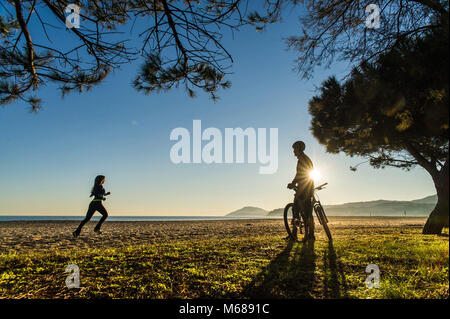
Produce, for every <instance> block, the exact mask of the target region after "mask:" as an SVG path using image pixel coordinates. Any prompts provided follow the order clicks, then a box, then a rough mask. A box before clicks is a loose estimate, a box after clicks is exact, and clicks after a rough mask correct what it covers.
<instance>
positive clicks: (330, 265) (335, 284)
mask: <svg viewBox="0 0 450 319" xmlns="http://www.w3.org/2000/svg"><path fill="white" fill-rule="evenodd" d="M323 273H324V280H323V283H324V297H325V298H344V297H348V294H347V281H346V279H345V274H344V271H343V266H342V263H341V262H340V261H339V259H338V258H337V256H336V251H335V250H334V246H333V242H332V241H329V242H328V250H327V249H325V251H324V254H323Z"/></svg>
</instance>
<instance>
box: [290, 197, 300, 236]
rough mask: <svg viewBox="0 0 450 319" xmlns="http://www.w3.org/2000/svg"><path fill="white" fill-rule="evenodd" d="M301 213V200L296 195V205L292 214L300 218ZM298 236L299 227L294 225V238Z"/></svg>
mask: <svg viewBox="0 0 450 319" xmlns="http://www.w3.org/2000/svg"><path fill="white" fill-rule="evenodd" d="M300 213H301V201H300V200H299V199H298V197H297V196H296V197H295V198H294V205H293V206H292V214H293V216H294V219H297V220H298V219H299V218H300ZM297 236H298V234H297V227H293V234H292V237H293V239H297V238H298V237H297Z"/></svg>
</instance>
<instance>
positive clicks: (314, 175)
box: [309, 169, 320, 182]
mask: <svg viewBox="0 0 450 319" xmlns="http://www.w3.org/2000/svg"><path fill="white" fill-rule="evenodd" d="M309 178H311V179H312V180H314V181H315V182H317V181H318V180H320V173H319V171H318V170H316V169H315V170H312V171H311V172H309Z"/></svg>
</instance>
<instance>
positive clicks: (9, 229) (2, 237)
mask: <svg viewBox="0 0 450 319" xmlns="http://www.w3.org/2000/svg"><path fill="white" fill-rule="evenodd" d="M329 219H330V223H329V226H330V228H331V229H332V231H334V232H337V233H338V232H339V231H340V230H343V229H346V230H348V229H351V228H355V229H364V228H372V229H373V228H386V227H414V228H420V227H422V226H423V224H424V223H425V221H426V218H384V217H371V218H366V217H353V218H351V217H330V218H329ZM78 223H79V222H78V221H9V222H0V254H4V253H13V252H19V253H20V252H27V251H30V250H32V251H47V250H53V249H58V250H64V249H71V248H83V247H85V248H116V247H123V246H130V245H145V244H149V243H161V242H169V241H176V240H183V239H201V238H204V239H209V238H212V239H222V238H223V239H225V238H234V237H248V236H258V235H284V233H285V229H284V226H283V221H282V220H281V219H272V220H263V219H240V220H223V221H222V220H214V221H167V222H162V221H158V222H156V221H135V222H130V221H126V222H125V221H108V220H107V221H106V222H105V224H104V225H103V228H102V231H103V233H102V234H101V235H97V234H95V233H94V232H93V228H94V226H95V224H96V221H90V222H89V223H88V224H86V226H85V227H84V229H83V232H82V234H81V236H80V237H79V238H77V239H74V238H73V237H72V231H73V230H74V229H75V228H76V227H77V225H78ZM316 231H317V232H318V236H319V237H320V236H322V235H323V230H322V229H321V227H320V225H319V224H318V223H317V222H316Z"/></svg>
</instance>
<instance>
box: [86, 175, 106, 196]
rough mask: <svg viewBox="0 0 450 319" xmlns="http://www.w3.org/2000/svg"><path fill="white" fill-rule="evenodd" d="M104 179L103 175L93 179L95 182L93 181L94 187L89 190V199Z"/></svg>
mask: <svg viewBox="0 0 450 319" xmlns="http://www.w3.org/2000/svg"><path fill="white" fill-rule="evenodd" d="M104 179H105V176H103V175H98V176H97V177H96V178H95V181H94V187H92V190H91V196H89V197H92V196H94V190H95V189H96V188H97V187H98V186H100V183H101V182H102V181H103V180H104Z"/></svg>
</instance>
